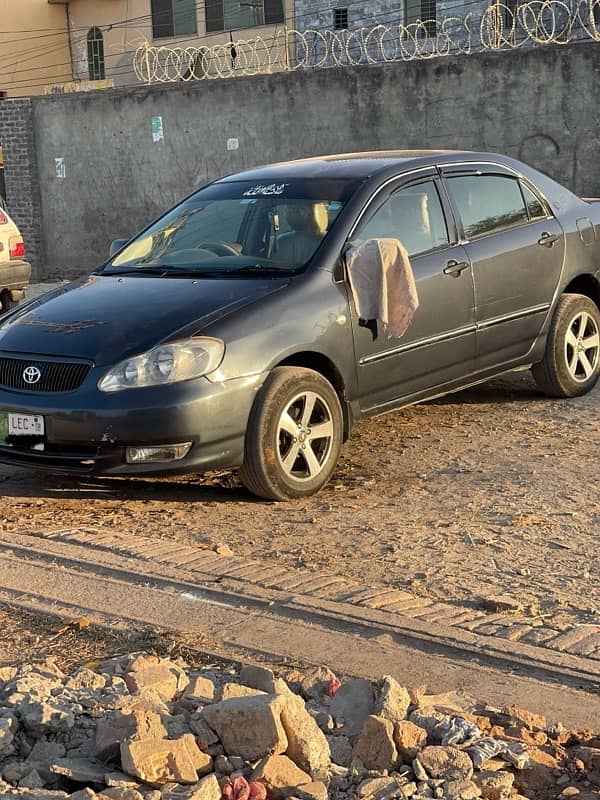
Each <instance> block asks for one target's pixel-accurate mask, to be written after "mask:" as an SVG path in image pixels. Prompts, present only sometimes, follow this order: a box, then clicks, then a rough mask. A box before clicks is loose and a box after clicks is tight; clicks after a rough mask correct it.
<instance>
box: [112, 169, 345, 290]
mask: <svg viewBox="0 0 600 800" xmlns="http://www.w3.org/2000/svg"><path fill="white" fill-rule="evenodd" d="M356 185H357V184H356V182H355V181H351V182H350V181H331V180H322V179H312V180H301V181H300V180H290V181H285V180H282V181H281V182H279V181H278V182H276V183H256V182H249V181H239V182H238V181H227V182H222V183H215V184H213V185H211V186H208V187H206V188H205V189H202V190H200V191H199V192H197V193H196V194H194V195H193V196H192V197H189V198H188V199H187V200H185V201H184V202H183V203H181V204H180V205H179V206H177V207H176V208H174V209H173V210H172V211H170V212H168V213H167V214H166V215H165V216H164V217H162V218H161V219H160V220H158V222H156V223H155V224H154V225H152V226H151V227H150V228H149V229H148V230H147V231H145V232H144V233H142V234H140V236H138V237H137V238H136V239H134V240H132V241H131V242H130V243H129V244H128V245H127V246H126V247H125V249H124V250H123V251H122V252H121V253H119V254H118V255H116V256H115V257H114V258H113V259H111V260H110V261H109V262H107V264H106V265H105V267H104V268H103V272H105V273H113V274H114V273H123V272H132V273H135V272H136V271H139V272H140V273H154V272H156V273H159V274H161V275H162V274H174V273H177V272H178V271H179V272H180V273H189V272H198V273H208V272H219V273H222V272H226V273H235V272H257V273H268V272H269V271H272V272H280V271H297V270H299V269H301V268H302V267H303V266H304V265H306V264H307V263H308V262H309V261H310V259H311V258H312V257H313V255H314V254H315V252H316V250H317V248H318V247H319V245H320V244H321V242H322V241H323V239H324V238H325V236H326V235H327V232H328V231H329V230H330V228H331V226H332V225H333V222H334V220H335V219H336V217H337V216H338V214H339V213H340V211H341V210H342V208H343V207H344V204H345V203H346V201H347V200H348V198H349V197H350V196H351V195H352V193H353V192H354V190H355V189H356Z"/></svg>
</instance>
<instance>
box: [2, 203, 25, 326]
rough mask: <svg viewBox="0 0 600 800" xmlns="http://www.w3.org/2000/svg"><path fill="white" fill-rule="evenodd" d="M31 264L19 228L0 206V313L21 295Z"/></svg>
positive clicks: (3, 312) (12, 304) (9, 307)
mask: <svg viewBox="0 0 600 800" xmlns="http://www.w3.org/2000/svg"><path fill="white" fill-rule="evenodd" d="M30 277H31V265H30V264H29V263H28V262H27V261H25V243H24V241H23V237H22V236H21V234H20V233H19V229H18V228H17V226H16V225H15V223H14V222H13V221H12V219H11V218H10V217H9V215H8V212H7V211H5V210H4V209H2V208H0V313H1V314H5V313H6V312H7V311H9V310H10V309H11V308H13V307H14V306H15V305H16V304H17V303H18V302H19V300H21V298H22V297H23V290H24V289H25V287H26V286H27V285H28V284H29V278H30Z"/></svg>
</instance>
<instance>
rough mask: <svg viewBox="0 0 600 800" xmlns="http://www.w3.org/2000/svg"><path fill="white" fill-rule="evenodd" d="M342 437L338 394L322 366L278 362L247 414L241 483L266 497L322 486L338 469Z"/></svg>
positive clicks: (301, 494) (308, 491) (303, 493)
mask: <svg viewBox="0 0 600 800" xmlns="http://www.w3.org/2000/svg"><path fill="white" fill-rule="evenodd" d="M342 439H343V418H342V409H341V406H340V401H339V398H338V396H337V394H336V392H335V390H334V388H333V387H332V386H331V384H330V383H329V382H328V381H327V380H325V378H323V376H322V375H320V374H319V373H318V372H314V371H313V370H310V369H304V368H301V367H277V368H276V369H274V370H273V371H272V372H271V374H270V375H269V377H268V378H267V380H266V381H265V384H264V386H263V387H262V389H261V391H260V393H259V395H258V397H257V398H256V401H255V403H254V406H253V408H252V411H251V413H250V419H249V420H248V428H247V430H246V443H245V457H244V464H243V466H242V468H241V470H240V478H241V479H242V482H243V484H244V485H245V486H246V488H247V489H249V490H250V491H251V492H252V493H253V494H255V495H258V496H259V497H264V498H265V499H267V500H291V499H294V498H298V497H308V496H309V495H311V494H314V493H315V492H318V491H319V489H321V488H322V487H323V486H324V485H325V484H326V483H327V481H328V480H329V479H330V478H331V475H332V473H333V471H334V469H335V466H336V463H337V460H338V456H339V454H340V449H341V446H342Z"/></svg>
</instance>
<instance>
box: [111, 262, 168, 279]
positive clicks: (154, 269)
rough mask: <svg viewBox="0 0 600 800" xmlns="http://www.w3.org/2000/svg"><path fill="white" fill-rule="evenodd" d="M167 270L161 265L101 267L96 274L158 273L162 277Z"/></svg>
mask: <svg viewBox="0 0 600 800" xmlns="http://www.w3.org/2000/svg"><path fill="white" fill-rule="evenodd" d="M168 272H169V270H168V268H166V267H165V266H163V265H160V266H156V267H122V268H121V269H102V270H100V271H99V272H97V273H96V274H97V275H140V274H141V275H158V276H159V277H160V278H164V276H165V275H167V274H168Z"/></svg>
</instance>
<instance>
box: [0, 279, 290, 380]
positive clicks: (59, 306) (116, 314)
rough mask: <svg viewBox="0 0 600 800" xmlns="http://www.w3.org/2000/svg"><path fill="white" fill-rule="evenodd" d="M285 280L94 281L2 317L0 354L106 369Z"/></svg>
mask: <svg viewBox="0 0 600 800" xmlns="http://www.w3.org/2000/svg"><path fill="white" fill-rule="evenodd" d="M289 280H290V278H289V276H286V277H284V278H283V277H282V278H279V277H277V278H260V277H259V276H258V277H257V276H252V277H243V278H237V277H236V278H233V277H232V278H223V279H216V278H195V279H189V278H162V277H149V276H145V277H143V276H126V277H114V276H113V277H111V276H105V275H92V276H90V277H88V278H84V279H81V280H79V281H76V282H75V283H71V284H68V285H67V286H64V287H61V288H60V289H56V290H55V291H53V292H51V293H49V294H47V295H44V296H43V297H41V298H39V299H38V300H35V301H33V302H32V303H29V304H27V305H26V306H24V307H23V308H22V309H18V310H17V311H16V312H15V313H14V314H11V315H10V316H9V317H7V318H6V320H5V322H4V324H1V325H0V351H3V352H12V353H27V354H28V355H33V354H38V355H49V356H66V357H76V358H85V359H90V360H91V361H94V362H95V363H96V364H97V365H100V366H102V365H106V364H111V363H115V361H118V360H120V359H122V358H127V357H129V356H131V355H134V354H136V353H141V352H144V351H145V350H147V349H149V348H151V347H153V346H154V345H156V344H158V343H160V342H162V341H164V340H165V339H171V338H178V337H179V336H182V337H183V336H192V335H194V334H197V333H199V332H201V331H202V330H203V329H205V328H206V327H207V326H208V325H210V324H211V323H212V322H215V321H216V320H217V319H221V318H222V317H223V316H225V315H227V314H230V313H232V312H233V311H236V310H238V309H240V308H242V307H243V306H245V305H248V304H249V303H253V302H256V301H257V300H259V299H260V298H262V297H265V296H266V295H267V294H271V293H272V292H275V291H278V290H280V289H282V288H283V287H284V286H285V285H286V284H287V283H289Z"/></svg>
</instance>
